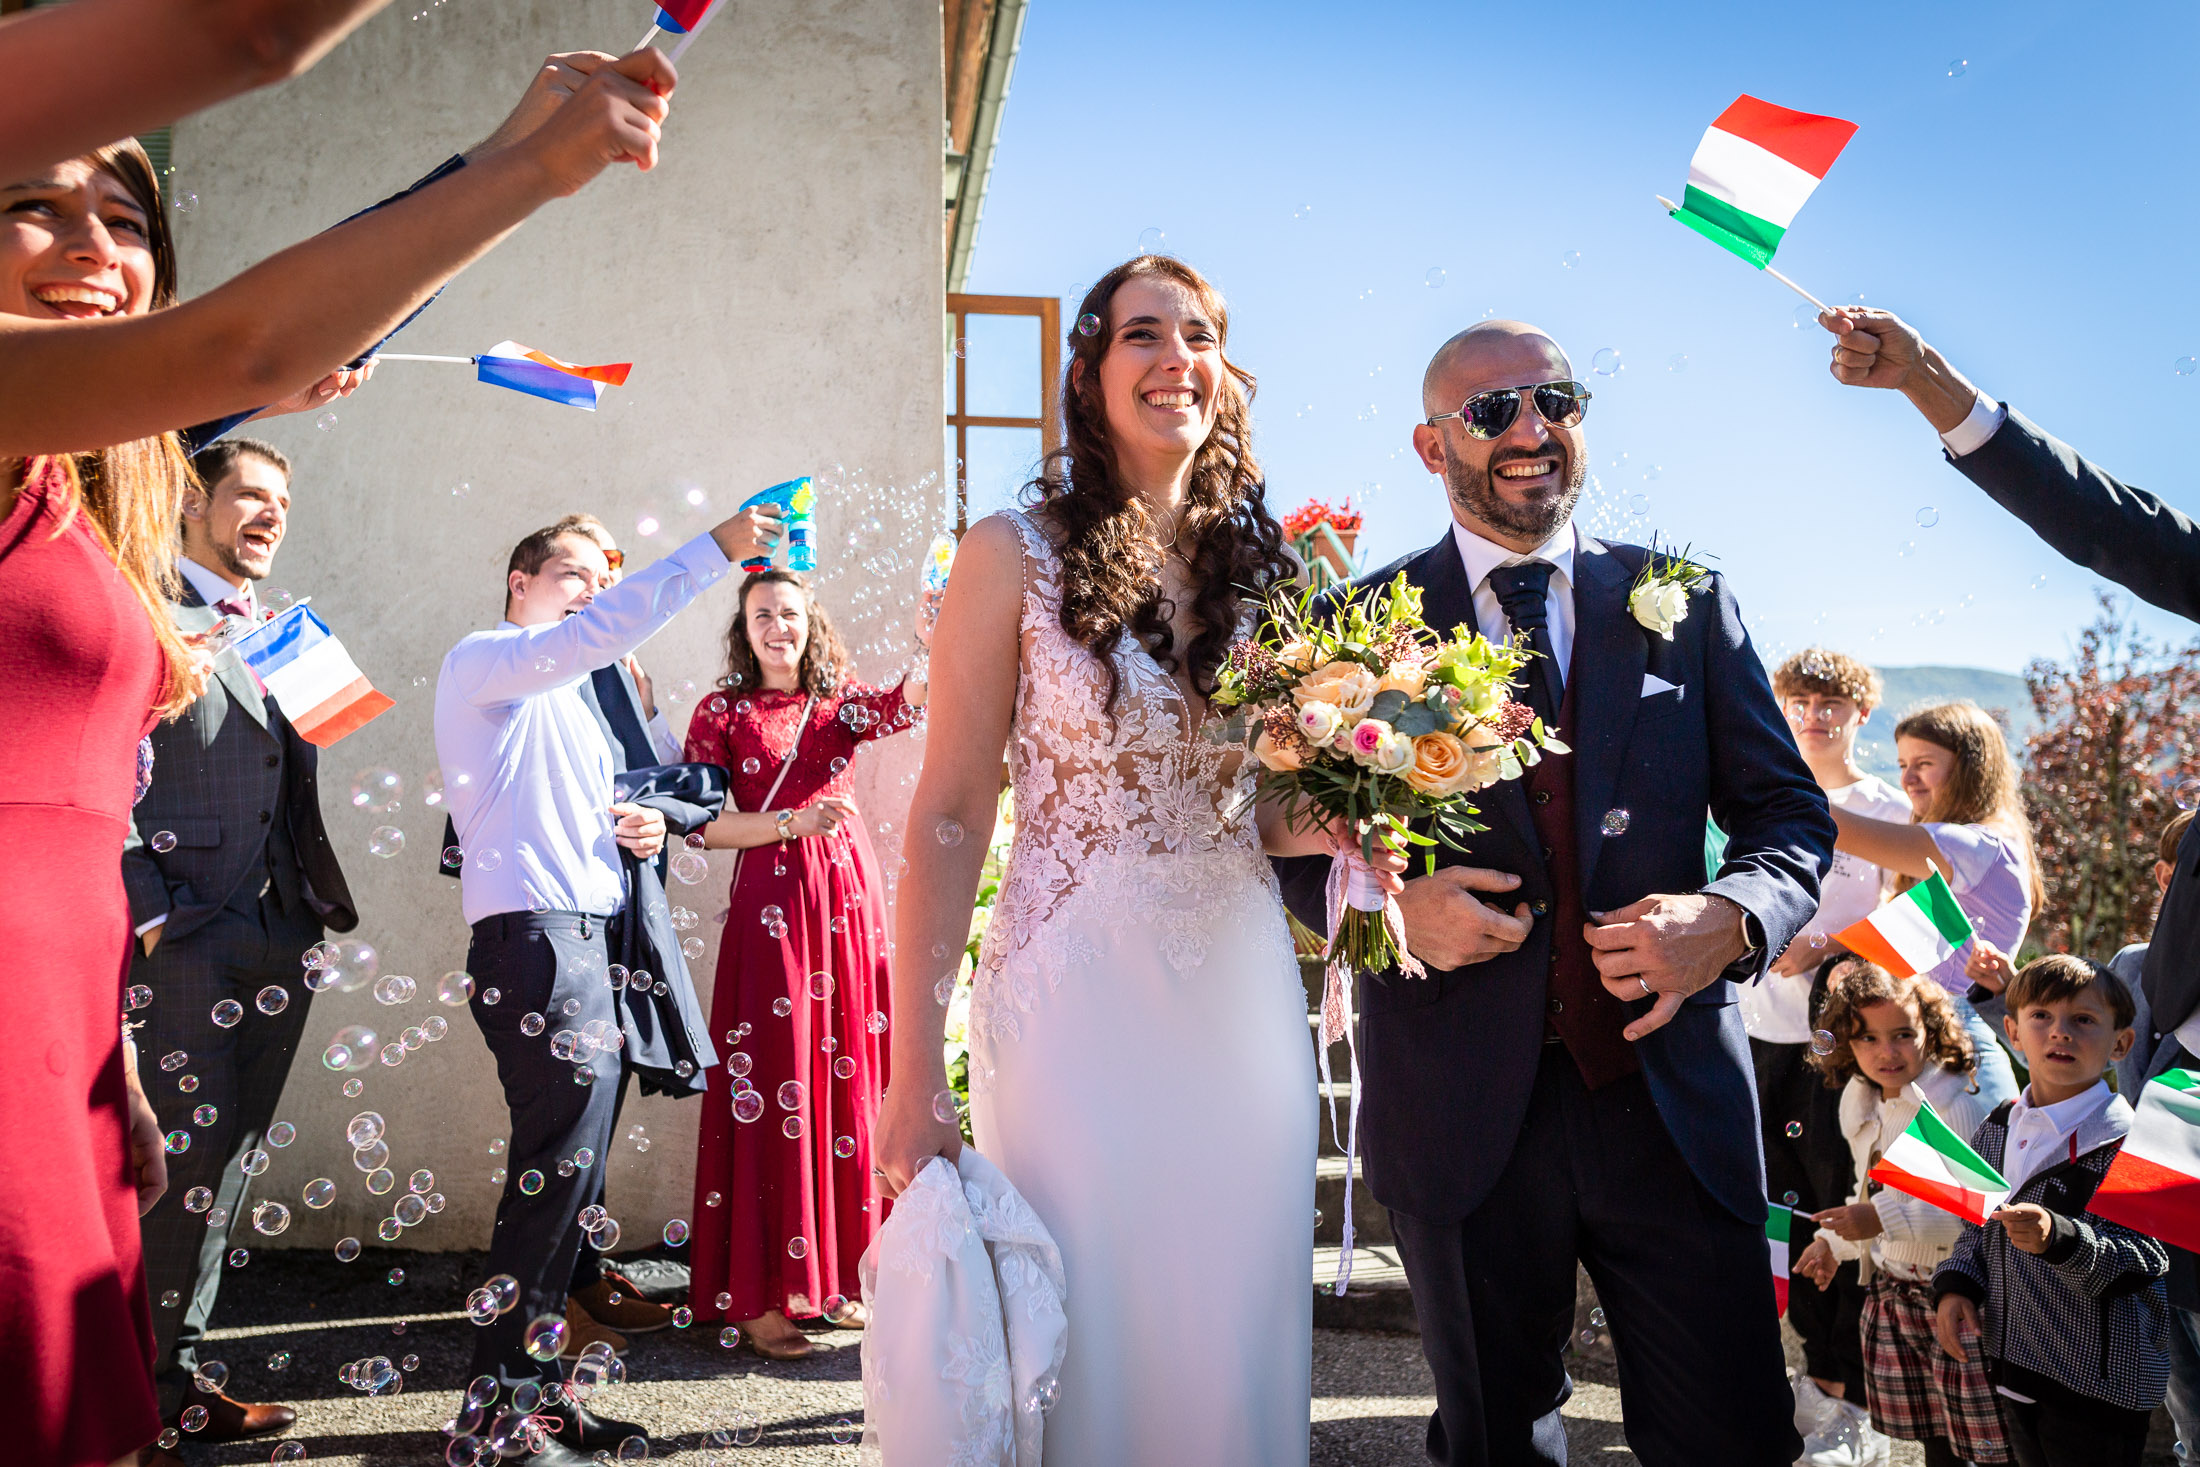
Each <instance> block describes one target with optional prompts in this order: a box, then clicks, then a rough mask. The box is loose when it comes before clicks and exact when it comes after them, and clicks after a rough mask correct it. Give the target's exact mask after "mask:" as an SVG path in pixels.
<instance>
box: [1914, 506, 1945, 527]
mask: <svg viewBox="0 0 2200 1467" xmlns="http://www.w3.org/2000/svg"><path fill="white" fill-rule="evenodd" d="M1917 522H1918V524H1919V525H1920V526H1921V527H1923V528H1925V529H1928V530H1930V529H1931V528H1932V527H1933V526H1935V525H1937V524H1939V523H1940V511H1939V510H1937V509H1935V508H1933V507H1932V506H1931V505H1929V504H1928V505H1926V506H1925V507H1924V508H1922V509H1920V510H1919V511H1918V512H1917Z"/></svg>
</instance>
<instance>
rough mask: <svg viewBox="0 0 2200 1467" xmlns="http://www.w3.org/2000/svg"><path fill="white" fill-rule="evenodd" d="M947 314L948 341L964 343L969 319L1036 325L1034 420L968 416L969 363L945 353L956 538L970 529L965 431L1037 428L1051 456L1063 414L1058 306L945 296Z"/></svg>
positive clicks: (1017, 298)
mask: <svg viewBox="0 0 2200 1467" xmlns="http://www.w3.org/2000/svg"><path fill="white" fill-rule="evenodd" d="M947 314H948V318H949V320H950V321H951V322H952V332H951V334H950V336H949V338H948V339H949V341H951V342H954V341H967V340H968V339H969V336H970V332H969V329H968V327H969V320H970V318H971V317H972V316H1035V317H1037V318H1038V321H1039V416H1038V417H1036V418H1003V417H988V416H984V415H975V414H972V413H971V411H970V398H969V384H970V362H969V359H968V357H967V356H958V355H956V354H955V353H954V352H952V351H950V352H949V353H948V361H950V362H951V363H953V370H954V373H955V407H954V410H953V411H952V412H950V413H948V415H947V426H948V427H950V428H953V429H954V430H955V534H956V536H957V538H960V537H961V535H962V533H963V532H964V531H965V530H967V529H969V528H970V523H969V520H970V469H969V463H970V430H971V429H972V428H1037V429H1038V430H1039V444H1040V451H1041V452H1042V453H1044V452H1051V451H1053V450H1054V449H1056V448H1059V447H1060V446H1061V443H1062V409H1061V401H1060V399H1059V397H1057V395H1056V394H1057V391H1058V389H1059V379H1060V378H1061V375H1062V303H1061V301H1060V300H1059V299H1057V298H1056V297H1054V296H1051V295H962V294H957V293H952V292H951V293H950V294H949V295H948V297H947Z"/></svg>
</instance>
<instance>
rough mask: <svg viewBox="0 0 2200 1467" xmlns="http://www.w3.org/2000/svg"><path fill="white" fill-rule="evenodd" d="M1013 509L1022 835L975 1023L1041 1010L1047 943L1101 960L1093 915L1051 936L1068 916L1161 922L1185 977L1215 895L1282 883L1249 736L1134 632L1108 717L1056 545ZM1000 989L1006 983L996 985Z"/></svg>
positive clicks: (1069, 955) (1016, 749)
mask: <svg viewBox="0 0 2200 1467" xmlns="http://www.w3.org/2000/svg"><path fill="white" fill-rule="evenodd" d="M1006 514H1007V517H1008V518H1009V519H1010V520H1011V521H1013V522H1014V524H1015V526H1016V529H1017V532H1018V534H1019V536H1020V537H1021V539H1022V542H1023V550H1024V596H1023V611H1022V634H1021V637H1020V639H1019V643H1020V652H1019V658H1018V664H1019V675H1018V678H1017V685H1016V709H1015V721H1014V724H1013V726H1012V728H1011V731H1010V743H1009V774H1010V780H1011V784H1012V786H1013V789H1014V791H1015V808H1016V821H1015V824H1016V836H1015V842H1014V844H1013V845H1012V846H1011V848H1010V852H1009V860H1008V872H1007V876H1006V878H1005V880H1004V881H1003V883H1002V887H1001V893H1000V897H999V900H998V902H997V903H996V905H995V908H994V912H993V918H992V922H991V925H990V926H989V927H988V929H987V934H986V942H985V946H984V948H983V950H982V954H981V961H980V965H979V966H980V974H979V985H980V992H979V994H978V995H977V998H976V1002H975V1003H974V1005H973V1023H974V1025H979V1026H983V1025H984V1023H985V1022H986V1020H985V1017H984V1013H983V1011H984V1010H986V1009H987V1008H988V1007H989V1004H988V1002H987V1000H988V999H989V998H991V999H992V1000H995V1002H994V1003H993V1004H991V1005H990V1007H992V1008H993V1009H994V1011H995V1022H996V1023H998V1021H999V1019H1000V1018H1001V1017H1003V1015H1002V1014H1001V1012H1000V1010H1001V1005H1002V1004H1003V1003H1005V1004H1007V1005H1010V1006H1013V1007H1016V1008H1020V1009H1024V1010H1026V1011H1028V1010H1029V1009H1030V1007H1031V1005H1032V1004H1033V1003H1034V1002H1035V1001H1036V1000H1037V998H1038V996H1039V993H1040V988H1041V985H1040V982H1039V978H1040V975H1041V972H1042V971H1043V972H1044V974H1045V978H1046V982H1047V983H1048V984H1052V983H1057V982H1059V981H1061V965H1060V964H1059V963H1051V964H1050V963H1044V962H1039V961H1037V954H1035V953H1033V952H1032V951H1031V950H1032V949H1034V948H1035V947H1040V946H1044V947H1047V948H1048V949H1050V950H1051V954H1050V955H1051V956H1052V957H1054V958H1059V959H1066V960H1068V961H1070V962H1072V963H1074V962H1075V961H1077V960H1078V959H1086V960H1089V959H1090V957H1092V956H1093V955H1094V953H1093V952H1092V951H1091V950H1090V948H1091V945H1092V941H1093V939H1092V938H1091V936H1090V932H1091V930H1092V929H1091V928H1090V926H1089V924H1088V923H1087V922H1086V921H1082V920H1077V921H1066V922H1061V923H1059V924H1058V926H1059V931H1058V932H1054V933H1049V932H1048V931H1047V930H1046V929H1047V925H1048V924H1049V923H1050V922H1054V921H1055V919H1057V918H1078V919H1085V918H1089V919H1092V921H1095V922H1098V923H1099V924H1101V925H1102V926H1103V927H1106V926H1111V925H1115V924H1121V923H1129V924H1131V925H1132V926H1141V927H1147V928H1149V929H1152V928H1158V935H1159V937H1160V939H1161V946H1162V951H1163V953H1164V955H1165V956H1166V957H1167V959H1168V960H1169V961H1170V962H1171V963H1172V964H1174V965H1175V966H1176V967H1177V968H1178V969H1179V970H1180V971H1181V970H1186V969H1189V968H1191V967H1194V966H1196V965H1197V963H1198V962H1199V960H1200V958H1201V956H1203V954H1204V953H1205V950H1206V944H1207V941H1208V939H1209V938H1210V937H1212V936H1220V935H1222V933H1220V932H1218V931H1217V930H1216V924H1214V923H1213V922H1212V921H1211V920H1210V914H1211V909H1212V906H1213V904H1214V903H1217V902H1219V903H1223V904H1225V905H1226V904H1227V903H1228V900H1229V898H1230V895H1231V892H1232V890H1233V889H1236V888H1241V887H1243V886H1245V885H1246V884H1248V883H1250V884H1252V885H1254V886H1257V887H1259V888H1261V889H1262V891H1263V892H1264V893H1265V894H1267V895H1268V896H1269V897H1271V898H1272V895H1273V891H1274V878H1273V876H1272V874H1271V873H1270V871H1269V867H1268V862H1267V858H1266V857H1265V856H1264V855H1263V854H1262V851H1261V846H1260V835H1259V828H1258V823H1257V822H1256V821H1255V820H1254V818H1253V798H1254V788H1255V781H1256V778H1257V775H1258V773H1259V766H1258V765H1257V764H1256V763H1255V762H1254V761H1253V760H1252V759H1251V758H1250V757H1249V756H1248V755H1247V753H1246V751H1245V749H1244V748H1243V747H1242V746H1237V745H1228V744H1217V743H1214V742H1211V741H1210V740H1208V739H1207V738H1206V737H1205V735H1204V733H1203V732H1202V729H1201V722H1202V716H1201V713H1200V711H1199V710H1198V709H1196V708H1194V707H1193V706H1191V705H1190V704H1189V703H1188V702H1187V700H1186V698H1185V695H1184V692H1183V690H1182V688H1181V687H1180V686H1179V685H1178V684H1177V682H1176V680H1175V679H1173V678H1171V677H1170V676H1169V675H1168V673H1166V672H1165V671H1163V670H1162V668H1161V667H1160V665H1159V664H1158V663H1156V662H1155V661H1154V659H1153V657H1152V656H1151V655H1150V654H1149V653H1148V652H1147V651H1146V649H1145V648H1144V647H1143V646H1141V645H1140V644H1139V642H1138V640H1137V639H1136V638H1135V637H1134V636H1132V635H1131V634H1130V633H1129V632H1127V631H1126V632H1125V633H1124V634H1123V637H1122V640H1121V641H1120V642H1119V643H1118V644H1117V646H1116V649H1115V652H1114V655H1113V661H1114V664H1115V668H1116V672H1117V675H1118V677H1119V678H1120V680H1121V681H1120V688H1119V691H1118V692H1117V695H1116V700H1115V707H1114V710H1113V717H1112V718H1111V717H1110V716H1109V711H1108V709H1107V678H1106V676H1105V674H1104V673H1103V672H1102V670H1101V667H1100V664H1099V662H1098V660H1097V659H1095V658H1094V657H1093V655H1092V653H1091V651H1090V650H1089V649H1087V648H1086V647H1085V646H1084V645H1083V644H1081V643H1079V642H1077V641H1076V640H1075V639H1073V638H1072V637H1071V636H1070V635H1069V634H1068V633H1067V632H1065V631H1064V630H1063V629H1062V624H1061V584H1060V577H1061V563H1060V561H1059V559H1058V558H1057V556H1056V554H1055V551H1054V547H1053V545H1052V543H1051V542H1050V541H1049V540H1048V539H1047V538H1046V536H1045V534H1044V533H1043V532H1042V531H1041V530H1040V529H1039V527H1038V526H1037V525H1036V524H1035V523H1034V522H1033V521H1032V520H1031V518H1030V517H1029V516H1027V515H1025V514H1022V513H1020V512H1017V511H1013V510H1011V511H1007V512H1006ZM1224 925H1228V924H1224ZM1019 958H1022V959H1025V961H1018V959H1019ZM1003 983H1005V984H1006V985H1007V989H1008V991H1007V992H1005V993H1003V992H993V993H990V994H989V993H988V992H987V991H986V989H987V988H988V986H989V985H998V984H1003ZM1010 1022H1012V1020H1011V1021H1010Z"/></svg>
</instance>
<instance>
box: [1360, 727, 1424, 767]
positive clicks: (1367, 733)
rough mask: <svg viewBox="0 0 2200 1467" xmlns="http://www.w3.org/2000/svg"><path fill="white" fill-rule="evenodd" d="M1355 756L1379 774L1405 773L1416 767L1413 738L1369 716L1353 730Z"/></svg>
mask: <svg viewBox="0 0 2200 1467" xmlns="http://www.w3.org/2000/svg"><path fill="white" fill-rule="evenodd" d="M1352 757H1353V758H1355V759H1357V760H1359V761H1360V763H1362V764H1364V765H1366V766H1367V767H1368V768H1370V769H1372V770H1374V771H1375V772H1376V773H1377V774H1403V773H1405V772H1406V771H1407V770H1408V769H1411V768H1412V767H1413V740H1412V739H1410V738H1407V737H1406V736H1405V735H1404V734H1402V733H1399V732H1398V731H1397V730H1396V729H1394V728H1392V727H1391V726H1390V725H1389V724H1387V723H1383V722H1380V721H1379V720H1376V719H1372V718H1370V719H1367V720H1364V721H1363V722H1361V723H1359V724H1357V725H1355V726H1354V728H1353V730H1352Z"/></svg>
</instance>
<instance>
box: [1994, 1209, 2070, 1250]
mask: <svg viewBox="0 0 2200 1467" xmlns="http://www.w3.org/2000/svg"><path fill="white" fill-rule="evenodd" d="M1986 1220H1987V1221H1988V1222H1998V1223H2000V1224H2001V1227H2002V1231H2003V1232H2005V1233H2007V1234H2008V1235H2009V1241H2010V1242H2011V1243H2014V1244H2015V1245H2016V1246H2017V1247H2019V1248H2022V1249H2023V1250H2024V1251H2025V1252H2027V1253H2033V1254H2039V1253H2045V1252H2046V1251H2047V1240H2048V1239H2049V1238H2051V1237H2053V1236H2054V1235H2055V1214H2053V1213H2052V1212H2049V1211H2048V1210H2047V1209H2046V1208H2044V1207H2042V1206H2040V1205H2039V1204H2038V1203H2037V1202H2020V1203H2018V1204H2017V1205H2016V1206H2014V1207H1997V1208H1996V1209H1994V1212H1993V1214H1992V1215H1991V1216H1990V1217H1988V1218H1987V1219H1986Z"/></svg>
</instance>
